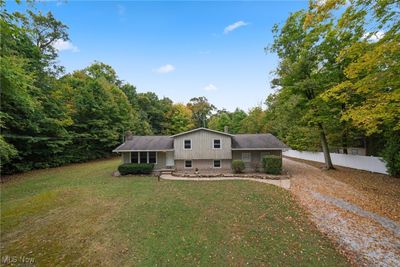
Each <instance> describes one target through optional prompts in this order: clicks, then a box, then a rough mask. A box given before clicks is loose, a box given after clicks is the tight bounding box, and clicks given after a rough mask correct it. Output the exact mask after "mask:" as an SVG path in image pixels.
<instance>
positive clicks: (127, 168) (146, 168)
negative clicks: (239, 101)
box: [118, 163, 154, 175]
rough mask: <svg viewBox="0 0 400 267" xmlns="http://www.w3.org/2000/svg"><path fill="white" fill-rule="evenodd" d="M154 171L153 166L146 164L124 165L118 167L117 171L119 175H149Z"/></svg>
mask: <svg viewBox="0 0 400 267" xmlns="http://www.w3.org/2000/svg"><path fill="white" fill-rule="evenodd" d="M153 169H154V164H147V163H139V164H137V163H125V164H122V165H119V167H118V171H119V173H120V174H121V175H127V174H150V173H151V172H152V171H153Z"/></svg>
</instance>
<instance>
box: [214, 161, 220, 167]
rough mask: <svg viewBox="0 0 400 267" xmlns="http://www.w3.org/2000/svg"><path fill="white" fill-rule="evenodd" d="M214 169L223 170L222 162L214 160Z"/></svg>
mask: <svg viewBox="0 0 400 267" xmlns="http://www.w3.org/2000/svg"><path fill="white" fill-rule="evenodd" d="M214 168H221V161H220V160H214Z"/></svg>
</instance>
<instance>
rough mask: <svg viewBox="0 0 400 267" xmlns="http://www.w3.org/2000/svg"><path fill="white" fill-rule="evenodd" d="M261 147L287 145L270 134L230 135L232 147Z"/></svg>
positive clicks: (276, 147) (277, 147)
mask: <svg viewBox="0 0 400 267" xmlns="http://www.w3.org/2000/svg"><path fill="white" fill-rule="evenodd" d="M246 148H253V149H255V148H256V149H262V148H268V149H271V148H275V149H286V148H288V146H287V145H285V144H284V143H282V142H281V141H280V140H279V139H278V138H276V137H275V136H273V135H272V134H235V135H233V137H232V149H246Z"/></svg>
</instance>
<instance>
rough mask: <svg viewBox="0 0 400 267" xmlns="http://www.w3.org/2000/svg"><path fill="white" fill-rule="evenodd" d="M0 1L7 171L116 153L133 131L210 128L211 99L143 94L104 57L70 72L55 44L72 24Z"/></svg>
mask: <svg viewBox="0 0 400 267" xmlns="http://www.w3.org/2000/svg"><path fill="white" fill-rule="evenodd" d="M31 5H32V9H34V6H33V5H34V4H32V3H31ZM1 7H2V13H1V18H0V23H1V25H0V26H1V52H0V60H1V69H0V84H1V111H0V119H1V121H0V127H1V137H0V156H1V168H2V169H1V171H2V174H11V173H15V172H23V171H28V170H31V169H36V168H48V167H53V166H59V165H62V164H66V163H73V162H82V161H87V160H92V159H97V158H103V157H107V156H110V155H111V151H112V149H114V148H115V147H116V146H117V145H118V144H120V143H121V142H122V137H123V135H124V132H126V131H128V130H129V131H131V132H132V133H133V134H135V135H173V134H176V133H179V132H182V131H187V130H190V129H193V128H195V127H208V123H209V119H210V116H211V114H212V113H213V112H214V111H215V109H216V108H215V106H214V105H212V104H210V103H209V101H208V100H207V98H205V97H195V98H192V99H191V100H190V101H189V103H186V104H184V103H173V101H172V100H171V99H169V98H167V97H164V98H159V97H158V96H157V95H156V94H155V93H153V92H146V93H138V92H137V90H136V87H135V86H134V85H132V84H129V83H126V82H124V81H122V80H121V79H119V77H118V75H117V73H116V72H115V70H114V69H113V68H112V67H111V66H109V65H107V64H104V63H102V62H94V63H93V64H92V65H90V66H88V67H86V68H84V69H82V70H76V71H74V72H72V73H67V74H65V70H64V68H63V67H62V66H60V65H59V64H57V57H58V51H57V50H56V49H55V47H54V43H55V42H57V41H59V40H63V41H68V40H69V36H68V26H67V25H65V24H63V23H62V22H61V21H59V20H57V19H56V18H55V17H54V16H53V15H52V13H50V12H49V13H47V14H42V13H41V12H34V11H32V10H29V11H27V12H26V13H23V14H22V13H19V12H13V13H11V12H8V11H7V10H6V9H5V3H4V2H2V3H1ZM243 116H244V117H245V116H246V113H245V112H244V111H240V118H242V117H243Z"/></svg>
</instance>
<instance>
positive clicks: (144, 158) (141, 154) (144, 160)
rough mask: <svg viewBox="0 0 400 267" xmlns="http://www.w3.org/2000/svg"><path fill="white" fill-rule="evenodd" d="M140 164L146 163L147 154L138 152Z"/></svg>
mask: <svg viewBox="0 0 400 267" xmlns="http://www.w3.org/2000/svg"><path fill="white" fill-rule="evenodd" d="M140 163H147V152H140Z"/></svg>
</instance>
